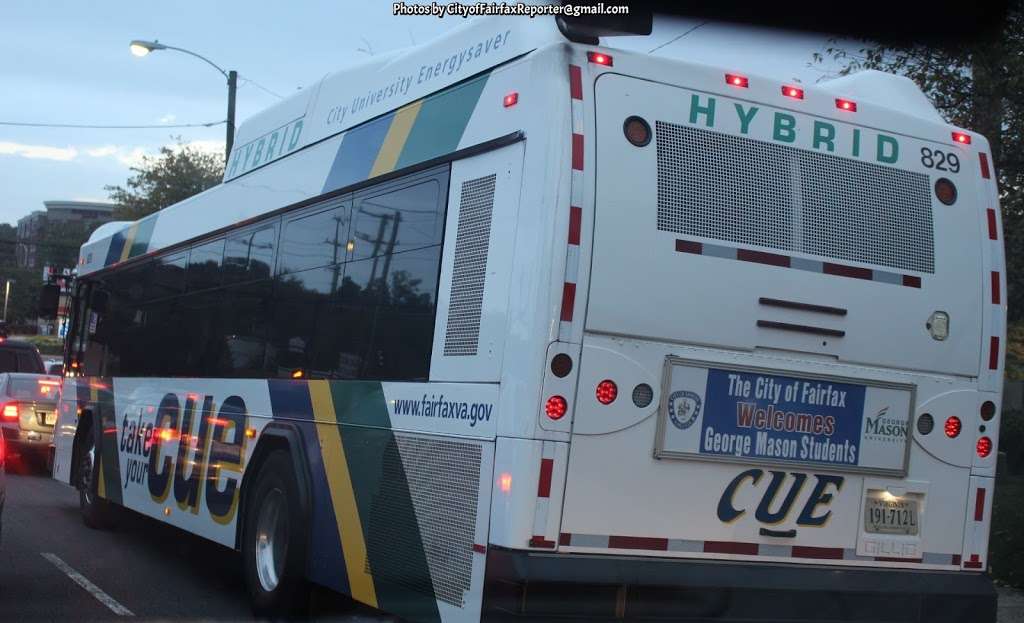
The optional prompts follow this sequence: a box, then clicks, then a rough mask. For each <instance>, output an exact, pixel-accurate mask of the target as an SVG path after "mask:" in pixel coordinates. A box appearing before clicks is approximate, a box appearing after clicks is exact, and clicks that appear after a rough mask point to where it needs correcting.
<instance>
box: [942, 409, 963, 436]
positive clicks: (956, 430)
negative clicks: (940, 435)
mask: <svg viewBox="0 0 1024 623" xmlns="http://www.w3.org/2000/svg"><path fill="white" fill-rule="evenodd" d="M962 428H963V424H962V423H961V422H960V418H958V417H957V416H955V415H951V416H949V417H948V418H946V426H945V431H946V437H949V438H950V439H953V438H954V437H956V436H958V435H959V434H960V429H962Z"/></svg>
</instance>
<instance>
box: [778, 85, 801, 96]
mask: <svg viewBox="0 0 1024 623" xmlns="http://www.w3.org/2000/svg"><path fill="white" fill-rule="evenodd" d="M782 94H783V95H785V96H786V97H791V98H793V99H795V100H802V99H803V98H804V90H803V89H801V88H799V87H795V86H792V85H789V84H787V85H783V87H782Z"/></svg>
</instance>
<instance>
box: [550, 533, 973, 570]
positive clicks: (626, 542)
mask: <svg viewBox="0 0 1024 623" xmlns="http://www.w3.org/2000/svg"><path fill="white" fill-rule="evenodd" d="M558 544H559V545H560V546H562V547H571V548H586V549H626V550H635V551H646V552H678V553H690V554H733V555H741V556H769V557H773V558H794V559H802V560H854V561H861V562H896V563H909V564H925V565H942V566H960V554H945V553H930V552H926V553H924V554H922V555H921V557H920V558H892V557H887V556H861V555H859V554H857V550H856V549H853V548H848V547H847V548H843V547H811V546H805V545H771V544H767V543H743V542H738V541H693V540H688V539H667V538H659V537H639V536H617V535H596V534H569V533H565V532H563V533H562V534H561V535H559V537H558ZM964 564H965V566H966V564H967V563H964Z"/></svg>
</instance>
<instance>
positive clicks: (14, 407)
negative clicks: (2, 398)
mask: <svg viewBox="0 0 1024 623" xmlns="http://www.w3.org/2000/svg"><path fill="white" fill-rule="evenodd" d="M3 415H4V419H5V420H16V419H18V403H16V402H8V403H7V404H5V405H4V410H3Z"/></svg>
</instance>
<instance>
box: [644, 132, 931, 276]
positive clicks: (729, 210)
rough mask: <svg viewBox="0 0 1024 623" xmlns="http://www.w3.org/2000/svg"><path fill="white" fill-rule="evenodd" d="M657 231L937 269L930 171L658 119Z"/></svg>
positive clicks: (925, 270)
mask: <svg viewBox="0 0 1024 623" xmlns="http://www.w3.org/2000/svg"><path fill="white" fill-rule="evenodd" d="M656 141H657V155H658V229H659V230H661V231H668V232H672V233H676V234H685V235H690V236H700V237H704V238H713V239H717V240H727V241H730V242H735V243H740V244H751V245H758V246H762V247H768V248H771V249H777V250H780V251H791V252H800V253H808V254H814V255H820V256H823V257H827V258H833V259H838V260H847V261H854V262H863V263H865V264H875V265H878V266H887V267H890V268H900V269H906V270H916V271H921V272H935V249H934V244H935V243H934V224H933V221H932V207H931V192H930V188H929V184H928V176H927V175H924V174H922V173H914V172H910V171H903V170H900V169H894V168H891V167H885V166H882V165H877V164H870V163H866V162H861V161H857V160H851V159H849V158H840V157H837V156H832V155H829V154H823V153H816V152H810V151H806V150H802V149H796V148H793V147H787V146H784V145H777V144H774V143H768V142H764V141H755V140H752V139H748V138H743V137H738V136H731V135H728V134H721V133H718V132H712V131H709V130H702V129H699V128H691V127H688V126H682V125H677V124H672V123H666V122H663V121H658V122H657V123H656Z"/></svg>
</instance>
